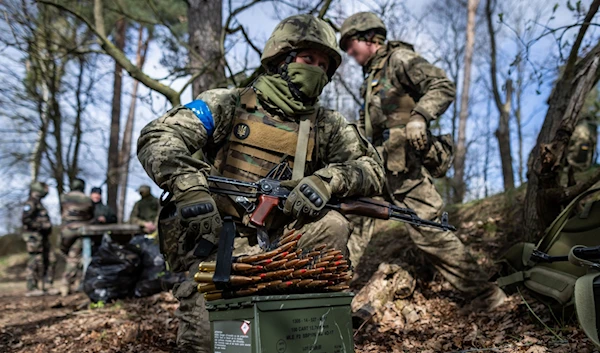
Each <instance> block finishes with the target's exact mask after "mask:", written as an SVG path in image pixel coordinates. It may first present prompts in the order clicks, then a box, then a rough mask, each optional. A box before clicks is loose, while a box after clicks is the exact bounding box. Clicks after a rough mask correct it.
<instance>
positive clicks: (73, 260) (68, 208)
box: [60, 179, 94, 295]
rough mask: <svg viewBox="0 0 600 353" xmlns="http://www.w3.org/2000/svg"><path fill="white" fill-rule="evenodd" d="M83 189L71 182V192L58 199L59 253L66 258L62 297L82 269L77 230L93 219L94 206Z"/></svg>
mask: <svg viewBox="0 0 600 353" xmlns="http://www.w3.org/2000/svg"><path fill="white" fill-rule="evenodd" d="M84 187H85V184H84V183H83V181H81V180H79V179H76V180H74V181H73V184H72V186H71V191H70V192H68V193H66V194H64V195H62V196H61V198H60V205H61V208H62V224H61V232H60V251H61V252H62V254H63V255H64V256H65V258H66V266H65V272H64V274H63V284H62V288H61V294H63V295H66V294H68V293H69V292H70V290H71V285H72V284H73V283H74V282H75V280H76V279H77V273H78V272H79V271H80V270H81V267H82V264H81V251H82V241H81V237H80V235H79V233H78V232H79V228H81V227H82V226H84V225H86V224H90V223H91V222H92V220H93V219H94V204H93V202H92V199H90V198H89V196H87V195H86V194H84V193H83V189H84Z"/></svg>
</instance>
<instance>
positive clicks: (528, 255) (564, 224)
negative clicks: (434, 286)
mask: <svg viewBox="0 0 600 353" xmlns="http://www.w3.org/2000/svg"><path fill="white" fill-rule="evenodd" d="M592 194H597V195H596V196H599V195H600V188H595V189H590V190H588V191H586V192H584V193H583V194H581V195H579V196H578V197H576V198H575V199H574V200H573V201H572V202H571V203H570V204H569V205H568V206H567V207H566V208H565V209H564V210H563V211H562V212H561V214H560V215H559V216H558V217H557V218H556V219H555V220H554V222H552V224H551V225H550V226H549V227H548V229H547V230H546V232H545V233H544V236H543V237H542V239H541V240H540V241H539V242H538V244H537V245H536V244H533V243H518V244H515V245H514V246H513V247H511V248H510V249H509V250H508V252H507V253H506V254H505V255H504V256H503V258H502V259H501V260H500V261H498V262H499V263H500V264H501V265H502V266H503V270H502V271H501V272H502V273H503V274H505V276H504V277H500V278H498V279H497V281H498V285H499V286H500V287H501V288H503V289H505V290H507V291H510V290H512V289H514V288H515V287H517V286H520V285H523V286H524V287H525V288H527V289H529V290H530V291H531V292H532V293H533V294H535V296H536V297H537V298H538V299H540V300H541V301H542V302H544V303H545V304H546V305H548V306H549V307H551V308H556V307H557V306H558V308H559V309H561V308H562V309H565V308H569V307H570V308H574V309H575V311H576V312H577V317H578V320H579V323H580V324H581V327H582V328H583V329H584V331H585V333H586V334H587V335H588V337H589V338H590V339H591V340H592V341H593V342H594V344H596V345H597V346H598V345H600V341H599V340H598V326H600V325H598V323H600V321H599V320H600V310H599V309H600V264H599V263H594V262H591V261H587V260H582V259H580V258H578V257H577V256H576V255H575V254H574V251H573V250H574V249H576V248H579V247H598V246H600V200H596V201H590V202H587V203H586V204H585V205H584V207H583V209H582V210H581V211H579V212H576V208H577V205H578V204H579V202H580V201H581V200H583V199H584V198H585V197H587V196H589V195H592ZM595 199H597V197H596V198H595ZM596 251H597V250H596ZM540 254H541V255H540ZM543 254H547V255H549V256H561V257H564V260H561V261H557V262H542V261H540V257H543Z"/></svg>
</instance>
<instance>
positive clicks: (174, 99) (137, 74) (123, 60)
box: [36, 0, 180, 106]
mask: <svg viewBox="0 0 600 353" xmlns="http://www.w3.org/2000/svg"><path fill="white" fill-rule="evenodd" d="M97 1H99V0H97ZM36 2H38V3H41V4H45V5H49V6H54V7H56V8H58V9H60V10H63V11H66V12H68V13H70V14H71V15H73V16H75V17H76V18H78V19H79V20H81V21H82V22H83V23H84V24H85V25H86V26H87V27H88V28H89V29H90V30H91V31H92V32H93V33H94V35H95V36H96V38H97V39H98V41H99V44H100V46H101V47H102V49H104V51H105V52H106V54H108V55H109V56H111V57H112V58H113V59H114V60H115V61H116V62H118V63H119V65H121V66H122V67H123V68H124V69H125V71H127V72H128V73H129V75H130V76H131V77H132V78H134V79H136V80H138V81H140V82H141V83H142V84H143V85H144V86H146V87H148V88H150V89H151V90H153V91H156V92H158V93H160V94H162V95H163V96H165V98H167V100H169V102H170V103H171V104H172V105H174V106H175V105H179V103H180V97H179V92H177V91H175V90H174V89H172V88H171V87H169V86H166V85H163V84H162V83H160V82H158V81H157V80H155V79H153V78H151V77H150V76H148V75H146V74H145V73H144V72H143V71H142V70H140V68H139V67H137V66H135V65H134V64H133V63H132V62H131V61H129V59H128V58H127V56H126V55H125V54H124V53H123V52H122V51H120V50H119V49H118V48H117V47H116V46H115V45H114V44H113V43H112V42H111V41H110V40H109V39H108V38H107V37H106V36H105V35H104V34H102V33H101V32H100V31H99V29H98V28H96V27H95V26H94V25H93V24H92V23H91V22H90V21H89V20H88V19H87V18H85V16H83V15H82V14H80V13H78V12H76V11H74V10H72V9H70V8H68V7H66V6H64V5H62V4H59V3H56V2H53V1H49V0H36ZM94 10H95V9H94Z"/></svg>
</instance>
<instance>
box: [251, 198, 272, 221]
mask: <svg viewBox="0 0 600 353" xmlns="http://www.w3.org/2000/svg"><path fill="white" fill-rule="evenodd" d="M278 204H279V198H278V197H276V196H269V195H260V196H259V197H258V206H256V210H254V212H252V215H251V216H250V223H252V224H253V225H255V226H258V227H264V226H265V219H267V216H268V215H269V213H271V211H272V210H273V208H274V207H276V206H277V205H278Z"/></svg>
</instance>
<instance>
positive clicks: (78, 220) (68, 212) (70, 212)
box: [61, 191, 94, 229]
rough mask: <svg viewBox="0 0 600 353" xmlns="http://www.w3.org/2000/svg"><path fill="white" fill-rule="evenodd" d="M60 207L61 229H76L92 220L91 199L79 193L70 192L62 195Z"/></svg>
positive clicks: (92, 206) (92, 207) (92, 208)
mask: <svg viewBox="0 0 600 353" xmlns="http://www.w3.org/2000/svg"><path fill="white" fill-rule="evenodd" d="M61 206H62V215H61V217H62V227H63V228H64V227H67V228H71V229H73V228H77V227H80V226H83V225H85V224H88V223H89V221H90V220H91V219H92V218H94V204H93V202H92V199H90V198H89V197H87V196H86V195H85V194H84V193H82V192H81V191H71V192H68V193H66V194H65V195H63V197H62V199H61Z"/></svg>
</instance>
